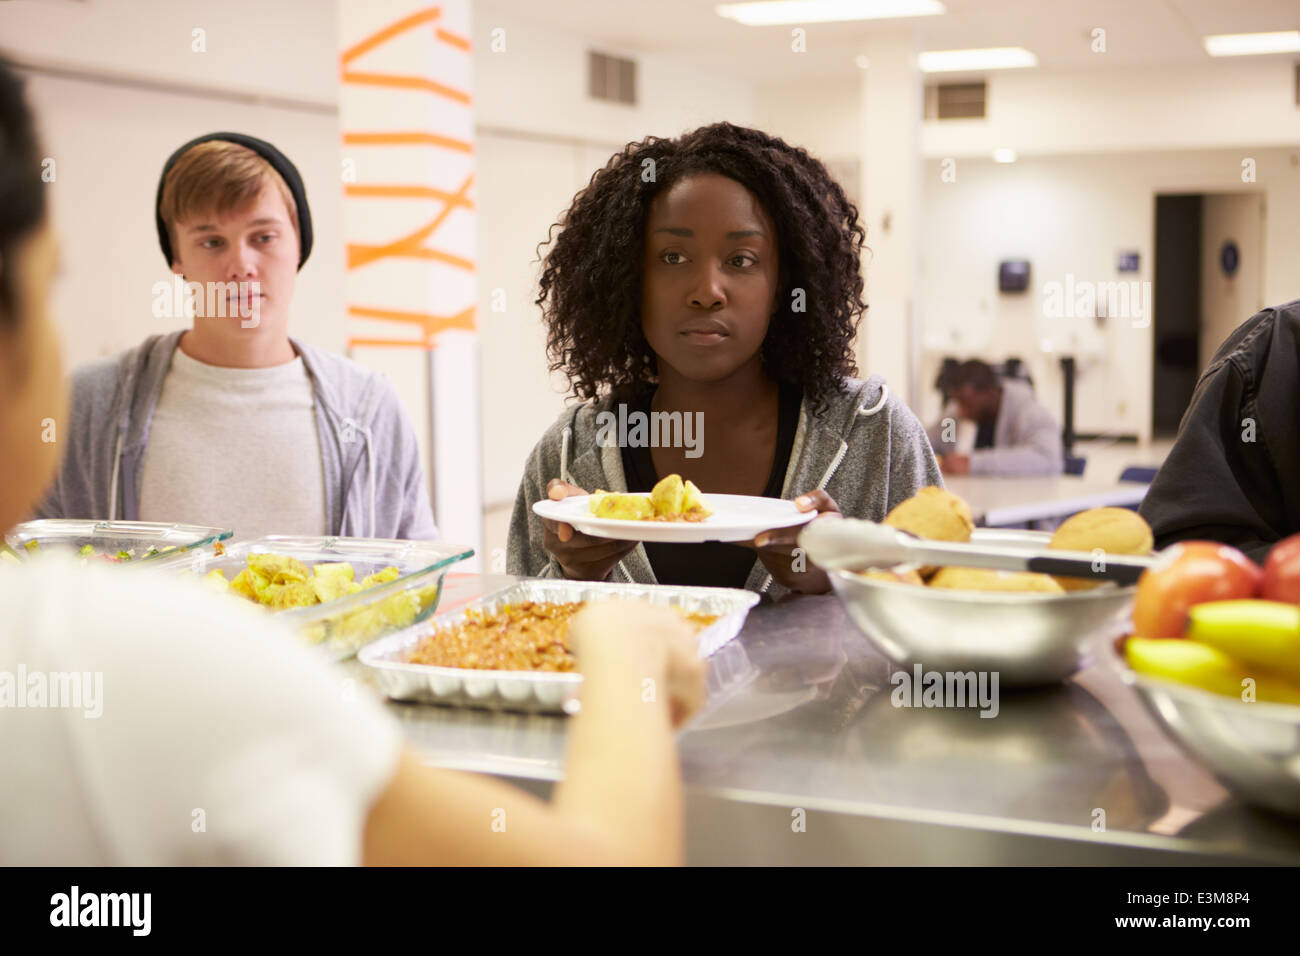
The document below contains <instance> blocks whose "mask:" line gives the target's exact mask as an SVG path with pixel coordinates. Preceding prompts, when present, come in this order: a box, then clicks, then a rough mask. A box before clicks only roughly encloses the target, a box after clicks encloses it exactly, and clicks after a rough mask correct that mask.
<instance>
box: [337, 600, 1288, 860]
mask: <svg viewBox="0 0 1300 956" xmlns="http://www.w3.org/2000/svg"><path fill="white" fill-rule="evenodd" d="M512 580H513V579H511V578H507V577H504V576H500V575H496V576H492V575H485V576H477V575H459V576H454V577H453V576H449V578H448V584H447V588H446V591H445V593H444V597H443V602H442V605H441V607H440V611H446V610H451V609H454V608H455V607H456V606H458V605H459V604H462V603H464V602H465V601H467V600H470V599H472V598H473V597H475V596H476V595H478V594H481V593H486V592H489V591H493V590H496V589H497V588H499V587H503V586H505V585H507V584H509V583H510V582H511V581H512ZM346 666H347V667H348V668H349V670H350V672H351V673H353V674H354V675H355V676H357V677H358V678H360V679H361V680H363V681H366V682H367V683H370V681H369V677H368V674H367V672H366V671H365V669H364V668H362V667H361V666H360V665H358V664H356V663H355V662H352V663H350V664H349V665H346ZM893 669H894V668H893V665H891V664H890V662H889V661H888V660H887V659H885V658H884V657H882V656H881V655H880V654H879V653H878V652H877V651H876V650H875V649H874V648H873V647H872V646H871V644H870V643H869V642H868V641H867V640H866V639H865V638H864V637H862V635H861V634H859V632H858V631H857V630H856V629H855V628H854V627H853V625H852V623H851V622H849V620H848V619H847V618H846V617H845V615H844V613H843V611H842V609H841V607H840V605H839V603H838V602H837V600H836V599H835V598H834V597H833V596H831V595H826V596H818V597H797V598H793V599H792V600H790V601H788V602H785V603H782V604H778V605H774V606H766V607H764V606H760V607H757V608H755V609H754V610H753V611H751V612H750V615H749V618H748V620H747V621H746V625H745V628H744V630H743V631H742V633H741V635H740V636H739V637H738V638H737V639H736V640H735V641H733V642H732V643H731V644H729V645H727V646H726V647H725V648H724V649H723V650H722V651H720V652H719V653H718V654H717V655H715V656H714V657H713V658H712V659H711V661H710V669H709V691H710V699H709V703H708V705H707V706H706V708H705V710H704V711H703V712H702V713H701V714H700V715H698V716H697V717H696V718H695V720H693V721H692V723H691V724H690V725H688V727H687V728H685V729H684V730H683V732H682V734H681V736H680V750H681V755H682V765H683V773H684V776H685V779H686V781H687V784H688V798H687V811H688V840H687V844H688V858H689V860H690V862H692V863H822V864H831V863H882V864H883V863H890V864H906V863H976V864H981V863H1082V864H1145V863H1157V864H1159V863H1172V864H1189V863H1197V864H1206V863H1238V864H1240V863H1250V862H1258V863H1289V864H1300V819H1297V820H1292V819H1288V818H1284V817H1278V816H1273V815H1270V814H1267V813H1265V812H1262V811H1258V810H1254V809H1251V808H1248V807H1246V806H1243V805H1242V804H1241V803H1239V802H1238V801H1236V800H1235V799H1234V798H1232V797H1231V796H1230V795H1229V794H1228V793H1227V791H1226V790H1224V788H1223V787H1222V786H1220V785H1219V784H1218V783H1217V782H1216V781H1215V780H1214V778H1213V777H1211V776H1210V775H1209V774H1208V773H1207V772H1205V771H1204V770H1202V769H1201V768H1200V767H1199V766H1198V765H1197V764H1195V763H1193V762H1192V761H1191V760H1190V758H1188V757H1186V756H1185V755H1184V754H1183V753H1182V751H1181V750H1179V749H1178V748H1177V746H1176V745H1175V744H1174V743H1173V742H1172V741H1170V740H1169V739H1168V738H1166V737H1165V735H1164V734H1163V733H1162V732H1161V731H1160V730H1159V729H1158V728H1157V727H1156V725H1155V724H1154V722H1153V721H1152V719H1151V718H1150V717H1149V716H1148V715H1147V713H1146V711H1145V710H1144V709H1143V708H1142V705H1141V703H1140V702H1139V701H1138V700H1137V698H1136V697H1135V696H1133V694H1132V693H1131V692H1130V691H1129V690H1128V689H1127V688H1126V687H1124V686H1123V685H1122V684H1121V683H1120V682H1119V680H1118V679H1117V677H1116V676H1115V675H1114V674H1113V673H1111V672H1110V670H1109V669H1108V668H1106V667H1102V666H1098V665H1093V666H1091V667H1088V668H1086V669H1085V670H1083V671H1081V672H1080V673H1079V674H1077V675H1076V676H1075V677H1074V678H1073V679H1072V680H1070V681H1069V682H1067V683H1065V684H1062V685H1060V686H1058V687H1053V688H1049V689H1045V690H1039V691H1033V692H1008V691H1003V693H1002V694H1001V699H1000V707H999V712H998V714H997V716H996V717H994V718H992V719H988V718H982V717H980V716H979V711H978V710H977V709H943V708H939V709H922V708H903V707H894V706H893V705H892V704H891V701H890V692H891V691H892V689H893V687H892V685H891V684H890V674H891V672H892V670H893ZM371 686H373V683H371ZM388 706H389V708H390V710H391V711H392V713H393V714H394V716H396V717H397V719H398V720H400V721H401V723H402V725H403V727H404V728H405V730H406V732H407V734H408V737H409V739H410V741H411V743H412V744H413V745H414V746H415V747H416V748H417V749H419V750H420V751H421V752H422V753H424V754H425V755H426V756H427V757H428V759H429V760H430V762H431V763H434V764H437V765H439V766H444V767H454V768H459V769H466V770H475V771H481V772H485V773H491V774H495V775H497V776H500V777H503V778H507V779H509V780H511V781H513V782H515V783H517V784H519V785H521V786H524V787H526V788H528V789H531V790H534V791H536V792H539V793H543V794H544V793H546V792H547V791H548V790H549V788H550V785H551V783H553V782H554V781H555V780H558V779H560V778H561V777H562V776H563V772H564V749H565V732H566V718H563V717H545V716H529V715H521V714H505V713H494V712H489V711H471V710H454V709H449V708H440V707H430V706H425V705H406V704H392V703H390V704H389V705H388ZM801 822H802V827H803V828H802V829H800V828H799V825H800V823H801ZM1103 827H1104V829H1103Z"/></svg>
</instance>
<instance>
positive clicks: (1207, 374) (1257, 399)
mask: <svg viewBox="0 0 1300 956" xmlns="http://www.w3.org/2000/svg"><path fill="white" fill-rule="evenodd" d="M1297 475H1300V300H1295V301H1292V302H1288V303H1286V304H1284V305H1279V306H1275V307H1273V308H1269V309H1264V310H1263V311H1262V312H1259V313H1258V314H1256V315H1255V316H1253V317H1252V318H1250V319H1248V320H1247V321H1246V322H1243V323H1242V324H1241V325H1240V326H1239V327H1237V328H1236V329H1235V330H1234V331H1233V332H1232V334H1231V335H1229V336H1228V338H1227V339H1226V340H1224V343H1223V344H1222V345H1221V346H1220V347H1219V350H1218V351H1217V352H1216V353H1215V355H1214V357H1213V358H1212V359H1211V360H1210V363H1209V365H1208V366H1207V367H1206V369H1205V371H1204V372H1203V373H1201V377H1200V380H1199V381H1198V382H1197V384H1196V390H1195V392H1194V393H1193V395H1192V400H1191V402H1190V404H1189V405H1188V407H1187V411H1186V412H1185V413H1184V415H1183V420H1182V423H1181V424H1180V425H1179V428H1178V437H1177V439H1176V440H1175V441H1174V445H1173V448H1171V449H1170V452H1169V455H1168V457H1167V458H1166V459H1165V461H1164V464H1163V465H1162V466H1161V468H1160V471H1159V472H1158V473H1157V474H1156V477H1155V480H1154V481H1153V482H1152V484H1151V488H1150V490H1149V491H1148V492H1147V496H1146V499H1145V500H1144V501H1143V503H1142V506H1141V509H1140V512H1141V514H1142V516H1143V517H1144V518H1145V519H1146V520H1147V522H1148V523H1149V524H1150V525H1151V528H1152V530H1153V531H1154V533H1155V540H1156V546H1157V547H1165V546H1167V545H1169V544H1173V543H1174V542H1176V541H1187V540H1193V539H1205V540H1210V541H1220V542H1222V543H1224V544H1230V545H1233V546H1234V547H1237V548H1240V549H1241V550H1243V551H1245V552H1246V553H1247V554H1249V555H1250V556H1251V557H1252V558H1254V559H1256V560H1263V558H1264V557H1265V556H1266V555H1267V554H1268V551H1269V549H1270V548H1271V547H1272V546H1273V545H1274V544H1275V543H1276V542H1277V541H1279V540H1281V539H1282V538H1284V537H1286V536H1288V535H1290V534H1293V533H1295V532H1297V531H1300V484H1297V480H1296V477H1297Z"/></svg>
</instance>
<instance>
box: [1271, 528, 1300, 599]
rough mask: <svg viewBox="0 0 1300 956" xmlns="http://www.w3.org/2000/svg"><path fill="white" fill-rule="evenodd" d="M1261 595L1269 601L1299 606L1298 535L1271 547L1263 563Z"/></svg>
mask: <svg viewBox="0 0 1300 956" xmlns="http://www.w3.org/2000/svg"><path fill="white" fill-rule="evenodd" d="M1262 593H1263V595H1264V597H1266V598H1267V599H1268V600H1270V601H1287V602H1289V603H1291V604H1300V534H1293V535H1291V537H1289V538H1283V539H1282V540H1281V541H1279V542H1278V543H1277V544H1275V545H1273V550H1272V551H1270V552H1269V553H1268V560H1266V561H1265V562H1264V583H1263V586H1262Z"/></svg>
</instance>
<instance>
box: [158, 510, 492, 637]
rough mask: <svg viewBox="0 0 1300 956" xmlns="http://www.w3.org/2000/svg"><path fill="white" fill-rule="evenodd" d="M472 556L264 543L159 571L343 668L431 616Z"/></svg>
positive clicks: (275, 539) (422, 545) (438, 550)
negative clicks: (278, 628) (195, 580)
mask: <svg viewBox="0 0 1300 956" xmlns="http://www.w3.org/2000/svg"><path fill="white" fill-rule="evenodd" d="M473 554H474V551H473V549H472V548H468V547H465V546H463V545H456V544H443V543H440V542H426V541H404V540H388V539H381V538H333V537H324V538H316V537H293V536H287V535H268V536H266V537H264V538H255V539H251V540H248V541H238V542H235V543H234V544H231V545H228V546H225V547H222V548H221V549H220V551H219V553H212V552H201V553H195V554H192V555H180V556H177V557H175V558H172V559H169V560H167V561H163V562H160V563H159V567H160V568H161V569H163V570H170V571H175V572H177V573H180V574H187V575H196V576H198V577H200V578H201V579H202V581H203V583H204V584H205V585H207V586H209V587H211V588H212V589H213V590H215V591H218V592H221V593H223V594H227V595H229V596H230V599H231V600H242V601H248V602H251V603H255V604H258V605H260V606H262V607H265V608H266V609H267V610H268V611H269V612H272V613H275V614H278V615H279V616H280V617H281V619H282V620H283V621H284V622H285V623H287V624H289V625H290V626H291V627H293V628H294V629H295V630H296V631H297V632H298V633H299V634H300V635H301V636H302V638H303V640H305V641H306V642H307V643H309V644H311V645H314V646H316V647H319V648H320V649H321V650H322V651H323V652H324V653H325V654H326V655H327V656H328V657H330V658H331V659H333V660H345V659H347V658H349V657H351V656H352V655H353V654H355V653H356V652H357V651H358V650H359V649H360V648H361V647H363V646H365V645H366V644H367V643H369V642H370V641H372V640H374V639H376V638H378V637H380V636H382V635H384V634H388V633H391V632H393V631H398V630H401V629H402V628H405V627H410V626H411V625H412V624H416V623H418V622H420V621H423V620H425V619H427V618H428V617H429V616H431V615H432V614H433V613H434V612H435V611H436V610H437V608H438V600H439V598H440V597H441V594H442V582H443V578H444V577H445V575H446V573H447V569H448V568H449V567H450V566H451V565H453V564H455V563H456V562H458V561H463V560H465V559H466V558H468V557H470V556H472V555H473Z"/></svg>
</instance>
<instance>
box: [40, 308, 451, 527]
mask: <svg viewBox="0 0 1300 956" xmlns="http://www.w3.org/2000/svg"><path fill="white" fill-rule="evenodd" d="M184 334H185V333H184V331H179V332H171V333H169V334H167V335H154V336H150V337H149V338H148V339H146V340H145V341H144V342H143V343H142V344H141V345H139V346H137V347H136V348H134V349H129V350H127V351H126V352H123V353H121V354H120V355H117V356H115V357H113V358H109V359H103V360H100V361H97V362H91V363H90V364H88V365H84V366H82V367H81V368H79V369H77V370H76V372H74V373H73V375H72V405H71V409H70V413H69V422H68V425H67V427H66V428H65V429H64V436H63V438H62V440H63V441H64V442H65V443H66V447H65V448H64V452H63V463H62V466H61V467H60V469H59V475H58V478H57V479H56V481H55V483H54V487H53V488H51V489H50V492H49V495H48V497H47V498H46V499H45V501H44V502H42V503H41V505H40V507H39V508H38V510H37V512H36V516H37V517H38V518H97V519H108V520H113V519H122V520H126V521H132V520H136V519H138V517H139V505H140V466H141V464H142V462H143V461H144V452H145V446H146V445H147V444H148V441H149V426H150V424H151V423H152V422H153V414H154V410H155V409H156V408H157V407H158V397H159V396H160V395H161V394H162V386H163V379H165V378H166V377H167V371H168V370H169V369H170V368H171V363H172V353H173V352H175V351H176V346H177V343H178V342H179V341H180V338H181V336H182V335H184ZM289 341H290V343H291V344H292V345H293V348H294V351H295V352H297V353H298V354H299V355H301V356H302V362H303V365H304V366H305V367H306V370H307V376H308V378H309V379H310V381H311V387H312V393H313V397H314V404H315V415H316V430H317V433H318V434H319V436H320V446H321V466H322V469H323V471H324V477H325V507H326V526H327V527H328V528H329V529H330V533H331V534H334V535H342V536H346V537H358V538H410V539H414V540H418V541H431V540H435V539H436V538H437V537H438V529H437V528H436V527H435V526H434V523H433V511H432V509H431V508H430V506H429V490H428V486H427V484H426V483H425V480H424V469H423V468H422V467H421V465H420V448H419V444H418V443H417V441H416V438H415V431H414V429H413V428H412V427H411V423H410V421H409V420H408V419H407V417H406V414H405V412H404V411H403V410H402V406H401V403H400V401H399V400H398V398H397V393H396V392H395V391H394V390H393V387H392V386H391V385H390V384H389V383H388V382H387V381H385V380H384V378H383V377H382V376H381V375H379V374H377V373H375V372H372V371H370V370H368V369H365V368H363V367H362V366H360V365H358V364H357V363H355V362H352V361H349V360H348V359H345V358H343V357H342V356H338V355H332V354H330V353H329V352H322V351H321V350H319V349H314V348H312V347H311V346H308V345H304V344H303V343H301V342H299V341H297V340H296V339H290V340H289ZM249 424H250V427H255V424H256V423H253V422H250V423H249ZM221 453H222V449H220V448H213V449H212V450H211V454H213V455H220V454H221ZM235 532H236V534H238V532H239V529H238V528H236V529H235Z"/></svg>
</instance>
